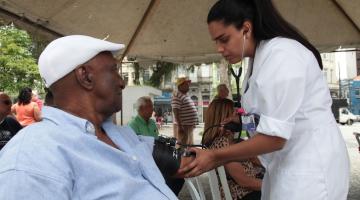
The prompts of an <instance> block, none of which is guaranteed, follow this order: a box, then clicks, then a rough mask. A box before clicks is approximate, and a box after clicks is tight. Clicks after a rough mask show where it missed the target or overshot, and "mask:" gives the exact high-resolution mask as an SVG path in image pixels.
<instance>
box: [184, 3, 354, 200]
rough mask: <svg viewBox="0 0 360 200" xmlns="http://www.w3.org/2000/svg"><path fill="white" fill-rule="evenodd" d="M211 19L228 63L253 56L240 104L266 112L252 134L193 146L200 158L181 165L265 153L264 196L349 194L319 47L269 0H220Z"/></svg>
mask: <svg viewBox="0 0 360 200" xmlns="http://www.w3.org/2000/svg"><path fill="white" fill-rule="evenodd" d="M304 14H306V13H304ZM314 20H316V19H314ZM207 21H208V28H209V32H210V35H211V37H212V39H213V40H214V41H215V43H216V45H217V50H218V52H219V53H221V54H222V55H223V56H224V57H225V59H227V60H228V62H229V63H237V62H239V61H241V60H242V59H243V58H244V57H249V58H250V59H251V62H250V66H249V69H248V72H247V74H246V77H245V81H244V84H243V97H242V106H243V108H244V109H245V111H246V112H248V113H252V114H256V115H258V116H260V119H259V124H258V126H257V128H256V132H255V133H254V134H253V136H252V137H251V138H250V139H249V140H247V141H244V142H241V143H239V144H236V145H232V146H230V147H228V148H223V149H217V150H200V149H195V148H193V149H191V151H194V152H195V153H196V158H195V159H194V160H193V161H192V162H191V163H190V164H188V165H187V166H185V167H183V168H182V169H181V170H180V172H182V173H185V174H186V176H187V177H192V176H197V175H200V174H202V173H204V172H206V171H209V170H211V169H213V168H215V167H217V166H219V165H223V164H224V163H228V162H234V161H239V160H242V159H246V158H251V157H253V156H258V155H260V156H259V158H260V160H261V162H262V164H263V165H264V167H265V168H266V174H265V177H264V180H263V186H262V199H263V200H268V199H270V200H310V199H311V200H325V199H326V200H343V199H346V197H347V193H348V186H349V171H350V170H349V159H348V155H347V151H346V146H345V143H344V140H343V138H342V136H341V133H340V131H339V128H338V126H337V124H336V122H335V120H334V117H333V114H332V113H331V103H332V100H331V97H330V92H329V89H328V87H327V84H326V80H324V76H323V74H322V71H321V69H322V62H321V57H320V54H319V52H318V51H317V50H316V49H315V47H314V46H313V45H311V44H310V43H309V42H308V41H307V40H306V39H305V38H304V37H303V36H302V35H301V34H300V33H299V32H298V31H297V30H296V29H295V28H294V27H293V26H292V25H290V24H289V23H287V22H286V21H285V20H284V19H283V18H282V17H281V16H280V14H279V13H278V11H277V10H276V9H275V8H274V6H273V5H272V3H271V0H220V1H218V2H217V3H216V4H215V5H214V6H213V7H212V8H211V10H210V12H209V15H208V20H207ZM236 119H238V118H234V119H233V120H235V121H236Z"/></svg>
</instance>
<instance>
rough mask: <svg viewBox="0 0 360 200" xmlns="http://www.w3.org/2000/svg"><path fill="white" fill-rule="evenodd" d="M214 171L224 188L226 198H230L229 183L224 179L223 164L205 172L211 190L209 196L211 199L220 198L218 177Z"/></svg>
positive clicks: (227, 199)
mask: <svg viewBox="0 0 360 200" xmlns="http://www.w3.org/2000/svg"><path fill="white" fill-rule="evenodd" d="M216 171H217V172H218V174H219V178H220V183H221V186H222V188H223V190H224V195H225V199H226V200H232V197H231V193H230V189H229V185H228V182H227V179H226V173H225V168H224V166H220V167H218V168H216V169H213V170H211V171H209V172H207V175H208V178H209V183H210V190H211V197H212V199H213V200H217V199H221V194H220V189H219V180H218V179H219V178H218V176H217V174H216Z"/></svg>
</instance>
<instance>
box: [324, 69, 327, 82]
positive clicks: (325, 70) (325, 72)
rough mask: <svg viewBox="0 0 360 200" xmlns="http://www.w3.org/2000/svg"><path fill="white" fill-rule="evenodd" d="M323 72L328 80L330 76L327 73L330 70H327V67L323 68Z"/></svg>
mask: <svg viewBox="0 0 360 200" xmlns="http://www.w3.org/2000/svg"><path fill="white" fill-rule="evenodd" d="M323 73H324V77H325V79H326V80H328V77H327V73H328V71H327V69H324V70H323Z"/></svg>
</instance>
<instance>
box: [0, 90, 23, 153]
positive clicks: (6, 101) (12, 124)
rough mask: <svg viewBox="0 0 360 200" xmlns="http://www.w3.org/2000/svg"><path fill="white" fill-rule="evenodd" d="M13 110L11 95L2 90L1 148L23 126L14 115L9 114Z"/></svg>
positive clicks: (0, 105) (0, 109)
mask: <svg viewBox="0 0 360 200" xmlns="http://www.w3.org/2000/svg"><path fill="white" fill-rule="evenodd" d="M10 112H11V100H10V97H9V96H8V95H7V94H5V93H3V92H0V150H1V149H2V148H3V147H4V146H5V144H6V143H7V142H8V141H9V140H10V139H11V138H12V137H13V136H14V135H15V134H16V133H17V132H18V131H19V130H20V129H22V126H21V125H20V124H19V122H18V121H16V120H15V119H14V118H13V117H9V116H8V115H9V114H10Z"/></svg>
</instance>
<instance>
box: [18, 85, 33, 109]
mask: <svg viewBox="0 0 360 200" xmlns="http://www.w3.org/2000/svg"><path fill="white" fill-rule="evenodd" d="M31 97H32V90H31V88H28V87H26V88H23V89H21V90H20V92H19V96H18V105H27V104H29V103H30V101H31Z"/></svg>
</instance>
